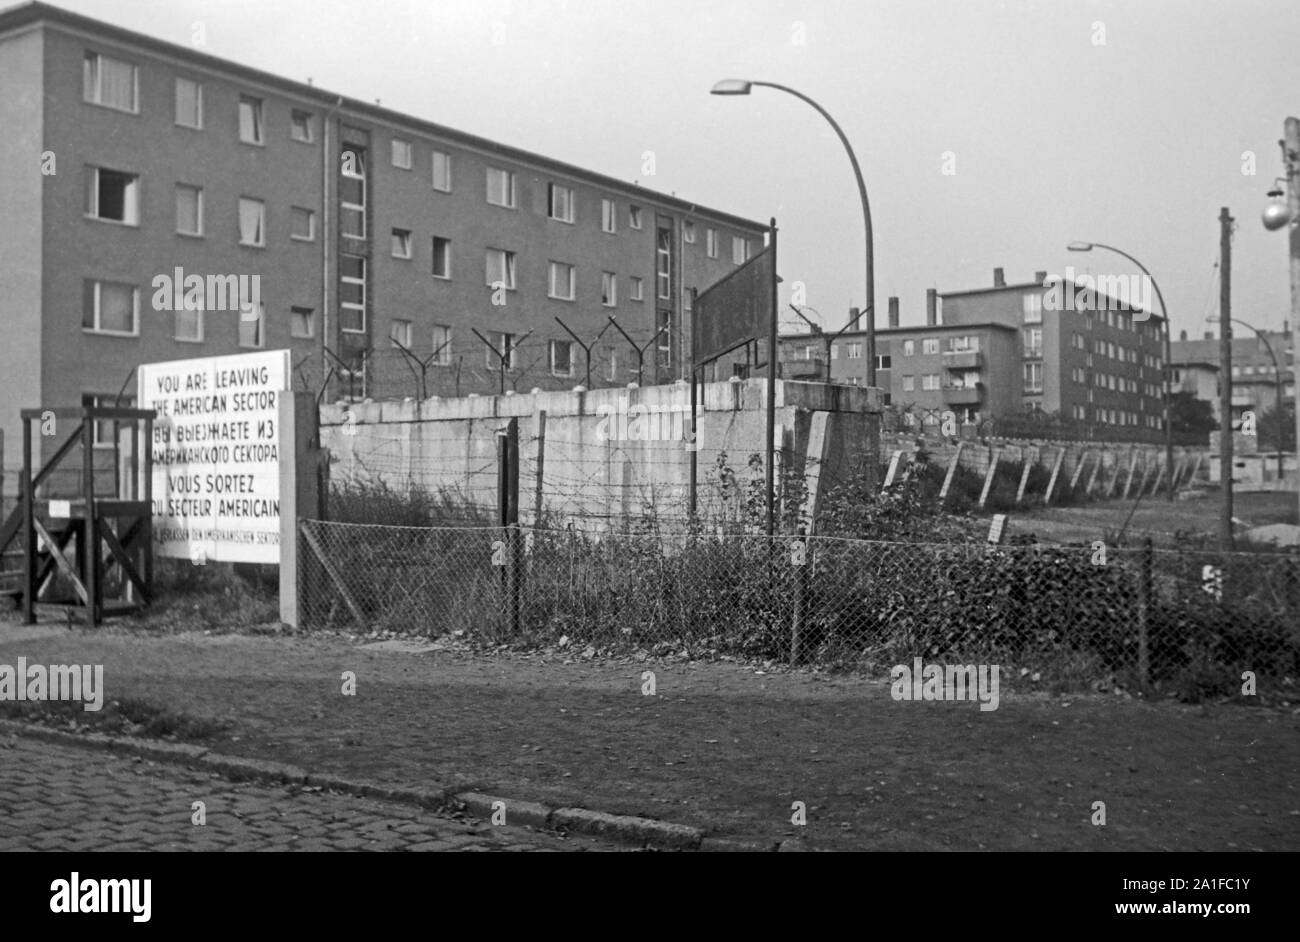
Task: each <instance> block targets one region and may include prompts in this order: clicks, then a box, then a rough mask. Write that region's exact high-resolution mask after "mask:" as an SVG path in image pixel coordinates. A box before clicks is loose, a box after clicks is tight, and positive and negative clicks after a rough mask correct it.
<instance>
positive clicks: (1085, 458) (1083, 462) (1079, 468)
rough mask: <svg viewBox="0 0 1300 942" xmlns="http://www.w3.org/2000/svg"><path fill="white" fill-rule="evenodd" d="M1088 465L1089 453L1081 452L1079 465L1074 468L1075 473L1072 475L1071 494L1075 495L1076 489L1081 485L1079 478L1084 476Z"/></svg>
mask: <svg viewBox="0 0 1300 942" xmlns="http://www.w3.org/2000/svg"><path fill="white" fill-rule="evenodd" d="M1087 463H1088V452H1087V451H1086V450H1084V451H1080V452H1079V463H1078V464H1076V465H1075V466H1074V473H1073V474H1072V475H1070V493H1071V494H1073V493H1074V489H1075V487H1077V486H1078V484H1079V476H1080V475H1082V474H1083V466H1084V465H1086V464H1087Z"/></svg>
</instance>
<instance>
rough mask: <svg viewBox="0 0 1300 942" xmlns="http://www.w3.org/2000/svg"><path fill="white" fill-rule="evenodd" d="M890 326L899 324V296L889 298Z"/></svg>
mask: <svg viewBox="0 0 1300 942" xmlns="http://www.w3.org/2000/svg"><path fill="white" fill-rule="evenodd" d="M889 326H890V327H897V326H898V298H890V299H889Z"/></svg>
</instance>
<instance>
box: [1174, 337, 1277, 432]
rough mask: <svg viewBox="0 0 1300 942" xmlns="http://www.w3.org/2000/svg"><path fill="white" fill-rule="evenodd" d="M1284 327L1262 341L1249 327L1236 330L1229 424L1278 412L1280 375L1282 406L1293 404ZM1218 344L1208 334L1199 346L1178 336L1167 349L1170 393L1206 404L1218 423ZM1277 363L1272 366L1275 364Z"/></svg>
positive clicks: (1233, 345) (1196, 341) (1219, 412)
mask: <svg viewBox="0 0 1300 942" xmlns="http://www.w3.org/2000/svg"><path fill="white" fill-rule="evenodd" d="M1289 326H1290V325H1289V324H1288V323H1286V322H1285V321H1284V322H1283V324H1282V330H1281V331H1270V330H1266V331H1263V335H1262V336H1260V335H1258V334H1256V333H1254V332H1253V331H1252V330H1250V329H1249V328H1247V327H1242V326H1241V325H1234V327H1233V337H1232V421H1233V422H1240V421H1241V416H1242V413H1244V412H1254V413H1255V414H1256V415H1257V416H1261V415H1263V414H1264V413H1265V412H1267V411H1269V410H1272V409H1274V408H1276V407H1277V393H1278V378H1279V377H1278V373H1279V372H1280V373H1281V381H1282V403H1283V406H1284V407H1285V406H1286V405H1288V404H1291V403H1294V402H1295V394H1296V393H1295V346H1294V344H1293V342H1292V339H1291V334H1290V332H1289V330H1288V327H1289ZM1219 357H1220V347H1219V339H1218V337H1217V336H1216V335H1215V333H1214V331H1206V332H1205V333H1204V335H1203V337H1202V338H1201V339H1199V340H1189V339H1187V331H1185V330H1184V331H1181V332H1180V333H1179V337H1178V339H1177V340H1175V341H1174V342H1173V344H1172V346H1171V348H1170V359H1171V362H1172V366H1173V376H1172V382H1173V385H1174V390H1175V391H1176V392H1177V391H1182V392H1190V393H1191V394H1192V395H1194V396H1195V397H1196V398H1198V399H1204V400H1206V401H1207V402H1209V403H1210V405H1211V408H1212V409H1213V410H1214V418H1215V420H1216V421H1220V415H1221V413H1222V409H1221V408H1220V404H1219V371H1220V360H1219ZM1274 358H1276V364H1275V362H1274Z"/></svg>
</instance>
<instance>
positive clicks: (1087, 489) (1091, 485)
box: [1083, 448, 1106, 497]
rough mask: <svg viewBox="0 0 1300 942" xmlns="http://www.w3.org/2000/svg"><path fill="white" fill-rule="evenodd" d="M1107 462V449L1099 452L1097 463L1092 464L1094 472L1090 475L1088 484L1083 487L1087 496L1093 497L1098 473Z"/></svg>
mask: <svg viewBox="0 0 1300 942" xmlns="http://www.w3.org/2000/svg"><path fill="white" fill-rule="evenodd" d="M1105 463H1106V449H1104V448H1103V449H1102V450H1101V451H1099V452H1098V453H1097V463H1096V464H1094V465H1093V466H1092V474H1090V475H1088V486H1087V487H1085V488H1084V489H1083V493H1084V495H1085V496H1087V497H1091V496H1092V495H1093V493H1094V490H1095V487H1096V484H1097V475H1098V474H1099V473H1100V472H1101V466H1102V465H1103V464H1105Z"/></svg>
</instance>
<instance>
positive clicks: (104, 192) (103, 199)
mask: <svg viewBox="0 0 1300 942" xmlns="http://www.w3.org/2000/svg"><path fill="white" fill-rule="evenodd" d="M86 215H87V216H91V217H93V218H95V219H104V220H108V221H109V222H120V223H124V224H126V225H128V226H135V225H139V223H140V177H139V176H137V175H136V174H134V173H123V172H122V171H120V170H108V169H106V168H104V167H87V168H86Z"/></svg>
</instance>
